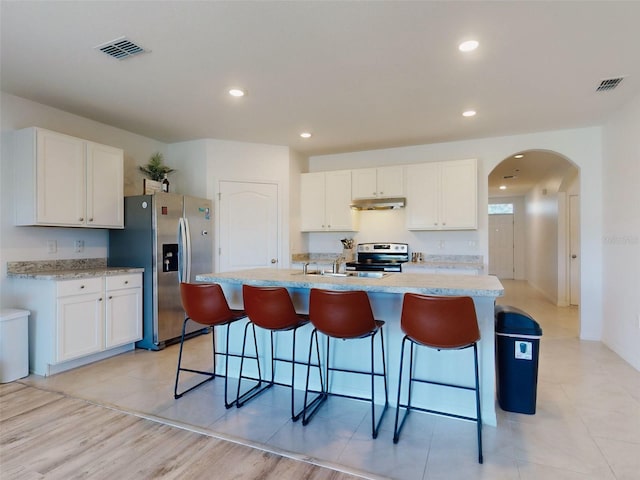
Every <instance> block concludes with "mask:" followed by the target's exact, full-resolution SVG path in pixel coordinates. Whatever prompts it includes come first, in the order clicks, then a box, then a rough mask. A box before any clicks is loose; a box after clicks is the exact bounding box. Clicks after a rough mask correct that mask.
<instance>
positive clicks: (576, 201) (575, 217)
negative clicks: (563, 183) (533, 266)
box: [569, 195, 580, 305]
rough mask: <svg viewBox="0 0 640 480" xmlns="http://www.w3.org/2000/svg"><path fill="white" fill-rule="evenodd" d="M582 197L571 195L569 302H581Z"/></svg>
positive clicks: (571, 303)
mask: <svg viewBox="0 0 640 480" xmlns="http://www.w3.org/2000/svg"><path fill="white" fill-rule="evenodd" d="M579 209H580V197H579V196H578V195H569V282H570V285H569V304H570V305H579V304H580V213H579V212H580V210H579Z"/></svg>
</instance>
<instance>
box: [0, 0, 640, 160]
mask: <svg viewBox="0 0 640 480" xmlns="http://www.w3.org/2000/svg"><path fill="white" fill-rule="evenodd" d="M0 8H1V22H2V23H1V32H0V35H1V37H0V40H1V47H0V48H1V50H0V53H1V62H2V63H1V71H0V87H1V88H2V90H3V91H5V92H8V93H11V94H14V95H18V96H21V97H25V98H28V99H32V100H34V101H37V102H40V103H43V104H47V105H51V106H53V107H56V108H59V109H62V110H65V111H68V112H72V113H75V114H78V115H81V116H84V117H88V118H91V119H94V120H97V121H99V122H103V123H106V124H109V125H113V126H116V127H120V128H122V129H125V130H128V131H131V132H135V133H138V134H141V135H144V136H147V137H151V138H154V139H157V140H160V141H163V142H179V141H186V140H193V139H198V138H217V139H228V140H239V141H246V142H259V143H267V144H276V145H288V146H290V147H292V148H293V149H295V150H297V151H299V152H301V153H303V154H306V155H315V154H322V153H334V152H346V151H354V150H366V149H374V148H385V147H393V146H400V145H411V144H423V143H434V142H445V141H457V140H464V139H473V138H481V137H490V136H500V135H510V134H518V133H526V132H535V131H545V130H555V129H564V128H576V127H585V126H593V125H602V124H603V123H604V122H605V121H606V118H607V116H608V115H610V114H611V113H612V112H613V111H615V110H616V109H618V108H620V107H621V106H622V105H623V104H624V103H625V102H627V101H629V100H630V99H631V98H633V97H635V96H637V95H639V94H640V61H639V60H638V59H639V58H640V56H639V54H638V48H637V47H638V40H637V31H638V24H639V23H640V2H636V1H632V2H613V1H601V2H538V1H534V2H515V1H514V2H484V1H475V2H451V1H449V2H426V1H423V2H420V1H413V2H401V1H393V2H392V1H387V2H368V1H361V2H328V1H318V2H311V1H296V2H270V1H263V2H242V1H234V2H213V1H199V2H191V1H178V2H172V1H163V2H159V1H158V2H156V1H126V2H122V1H90V2H89V1H87V2H80V1H78V2H75V1H74V2H61V1H46V2H35V1H32V2H24V1H21V2H17V1H16V2H13V1H11V2H9V1H2V2H1V7H0ZM121 36H127V37H128V38H129V39H130V40H132V41H134V42H136V43H137V44H139V45H140V46H142V47H144V48H145V49H149V50H151V52H150V53H145V54H143V55H139V56H136V57H132V58H129V59H126V60H122V61H118V60H115V59H113V58H110V57H108V56H106V55H105V54H103V53H101V52H99V51H98V50H96V49H95V48H94V47H95V46H97V45H99V44H102V43H104V42H107V41H109V40H112V39H115V38H117V37H121ZM470 38H475V39H477V40H478V41H479V42H480V48H479V49H478V50H477V51H475V52H474V53H471V54H462V53H460V52H459V51H458V49H457V46H458V44H459V43H460V42H461V41H463V40H466V39H470ZM618 76H624V77H625V78H624V80H623V82H622V83H621V84H620V86H618V87H617V88H616V89H615V90H613V91H610V92H605V93H596V91H595V90H596V87H597V86H598V84H599V83H600V82H601V81H602V80H604V79H608V78H612V77H618ZM232 86H239V87H243V88H245V89H247V91H248V95H247V96H246V97H244V98H241V99H237V98H232V97H230V96H229V95H228V94H227V90H228V89H229V88H230V87H232ZM470 108H471V109H475V110H477V111H478V115H477V116H476V117H473V118H463V117H462V116H461V113H462V111H464V110H467V109H470ZM305 130H308V131H310V132H312V133H313V137H312V138H311V139H309V140H303V139H301V138H300V137H299V136H298V135H299V133H300V132H301V131H305Z"/></svg>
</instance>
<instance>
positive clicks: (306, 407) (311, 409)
mask: <svg viewBox="0 0 640 480" xmlns="http://www.w3.org/2000/svg"><path fill="white" fill-rule="evenodd" d="M314 339H315V345H316V356H317V358H318V373H319V375H320V393H319V394H318V395H317V396H316V398H314V399H313V400H312V401H311V403H307V400H308V397H309V377H310V375H311V354H312V352H313V343H314ZM328 384H329V379H328V378H327V381H326V385H328ZM326 399H327V394H326V391H325V382H323V379H322V364H321V362H320V346H319V344H318V331H317V330H316V329H315V328H314V329H313V332H311V337H310V339H309V357H308V360H307V380H306V383H305V389H304V404H303V409H302V425H307V424H308V423H309V421H310V420H311V418H313V416H314V415H315V413H316V412H317V411H318V408H320V406H321V405H322V404H323V403H324V402H325V400H326ZM299 416H300V415H299V414H298V417H299Z"/></svg>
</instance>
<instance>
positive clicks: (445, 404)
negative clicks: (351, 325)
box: [196, 268, 504, 425]
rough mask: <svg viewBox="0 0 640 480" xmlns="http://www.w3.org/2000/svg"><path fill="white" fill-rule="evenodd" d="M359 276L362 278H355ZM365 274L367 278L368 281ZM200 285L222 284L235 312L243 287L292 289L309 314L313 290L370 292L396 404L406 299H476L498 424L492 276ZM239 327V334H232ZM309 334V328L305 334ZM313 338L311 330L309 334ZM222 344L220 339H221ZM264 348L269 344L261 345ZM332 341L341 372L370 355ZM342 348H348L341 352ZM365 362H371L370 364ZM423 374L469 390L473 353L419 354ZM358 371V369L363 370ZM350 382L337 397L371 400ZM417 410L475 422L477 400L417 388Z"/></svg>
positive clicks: (488, 404) (276, 276) (218, 277)
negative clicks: (407, 295) (416, 296)
mask: <svg viewBox="0 0 640 480" xmlns="http://www.w3.org/2000/svg"><path fill="white" fill-rule="evenodd" d="M353 273H354V274H357V273H358V272H353ZM367 273H368V272H363V274H367ZM196 279H197V281H199V282H214V283H219V284H220V285H221V286H222V288H223V290H224V292H225V295H226V297H227V300H228V301H229V304H230V306H231V307H232V308H242V285H243V284H247V285H256V286H282V287H285V288H287V290H289V292H290V294H291V297H292V299H293V302H294V305H295V307H296V309H297V310H298V311H299V312H301V313H305V312H307V311H308V301H309V291H310V289H311V288H322V289H328V290H364V291H366V292H367V293H368V295H369V299H370V301H371V307H372V309H373V313H374V316H375V317H376V319H379V320H384V321H385V322H386V323H385V326H384V336H385V347H386V354H387V374H388V379H389V401H390V403H391V405H395V403H396V393H394V392H397V385H398V383H397V380H398V372H399V368H400V364H399V362H400V346H401V342H402V338H403V336H404V334H403V333H402V330H401V328H400V315H401V311H402V298H403V294H404V293H419V294H423V295H444V296H469V297H472V298H473V301H474V305H475V308H476V314H477V317H478V324H479V327H480V333H481V337H482V338H481V340H480V342H479V357H480V382H481V383H480V389H481V403H482V417H483V423H485V424H487V425H496V412H495V364H494V362H495V360H494V334H495V332H494V307H495V299H496V298H497V297H500V296H502V295H503V293H504V289H503V287H502V284H501V283H500V281H499V280H498V279H497V278H496V277H494V276H490V275H446V274H419V273H388V274H384V275H383V276H381V277H379V278H375V277H373V278H372V277H359V276H356V275H353V276H351V275H348V276H347V275H346V274H341V275H339V276H337V275H335V276H334V275H332V274H326V275H320V274H306V275H305V274H303V273H302V272H301V271H300V270H288V269H270V268H262V269H252V270H240V271H235V272H224V273H208V274H201V275H197V276H196ZM232 328H234V327H232ZM305 328H309V329H311V328H312V327H311V326H309V327H305ZM309 331H310V330H309ZM308 334H309V333H308V332H306V331H305V330H304V329H303V330H302V331H301V332H300V333H299V334H298V345H300V347H299V348H297V354H296V358H297V359H298V360H299V361H306V358H307V353H308V339H309V337H308ZM218 338H220V336H219V337H218ZM241 338H242V335H241V332H240V328H239V327H238V330H237V331H236V332H232V346H231V347H230V349H232V350H236V351H240V350H241V348H242V345H241V344H242V341H241ZM259 341H261V342H262V341H266V335H265V336H264V338H259ZM346 343H347V342H335V347H334V346H333V345H334V344H332V355H335V359H336V361H338V362H340V363H341V364H342V366H344V367H354V366H355V367H356V368H357V366H358V365H359V364H361V359H362V356H363V355H366V356H368V355H369V353H368V348H369V347H368V345H369V343H368V342H367V341H363V342H362V344H361V345H360V344H358V345H356V346H355V347H354V345H353V344H352V342H348V345H347V344H346ZM343 344H344V345H343ZM281 348H282V349H283V352H286V351H290V348H291V347H290V343H289V344H287V342H286V341H282V342H280V343H278V345H277V349H278V350H280V349H281ZM365 358H366V357H365ZM416 360H417V364H418V368H417V369H416V375H417V376H420V375H426V376H428V377H430V378H435V379H441V380H442V381H445V382H446V381H450V382H453V383H460V384H464V385H473V378H474V377H473V368H472V367H471V366H472V365H473V354H472V352H471V350H461V351H441V352H435V351H431V349H427V348H421V349H418V353H417V354H416ZM360 366H361V365H360ZM229 368H230V372H231V373H230V375H231V376H237V366H236V365H234V364H230V365H229ZM276 373H277V377H281V376H282V378H287V376H288V375H290V371H289V372H286V371H282V372H280V371H278V372H276ZM305 375H306V368H301V367H298V369H296V388H298V385H300V386H301V387H300V388H302V386H303V385H304V377H305ZM357 380H358V379H355V380H354V379H353V376H349V377H347V376H346V375H343V376H336V377H335V378H334V377H332V379H331V385H330V388H331V390H332V391H335V392H338V393H345V394H358V395H362V394H366V393H367V392H368V389H369V388H370V386H369V385H368V383H367V381H363V382H361V383H360V382H358V381H357ZM412 403H413V404H415V405H418V406H424V407H425V408H432V409H435V410H444V411H449V412H451V413H454V414H459V415H465V416H473V414H474V412H475V401H474V397H473V395H472V394H470V393H469V392H465V391H456V390H454V389H444V388H442V387H438V386H433V385H424V386H420V387H419V388H415V390H414V392H413V393H412Z"/></svg>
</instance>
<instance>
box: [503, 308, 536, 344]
mask: <svg viewBox="0 0 640 480" xmlns="http://www.w3.org/2000/svg"><path fill="white" fill-rule="evenodd" d="M496 333H498V334H500V333H505V334H508V335H526V336H533V337H535V336H541V335H542V327H540V324H538V322H536V321H535V320H534V319H533V318H531V316H530V315H529V314H528V313H526V312H524V311H522V310H520V309H519V308H516V307H512V306H510V305H496Z"/></svg>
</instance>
